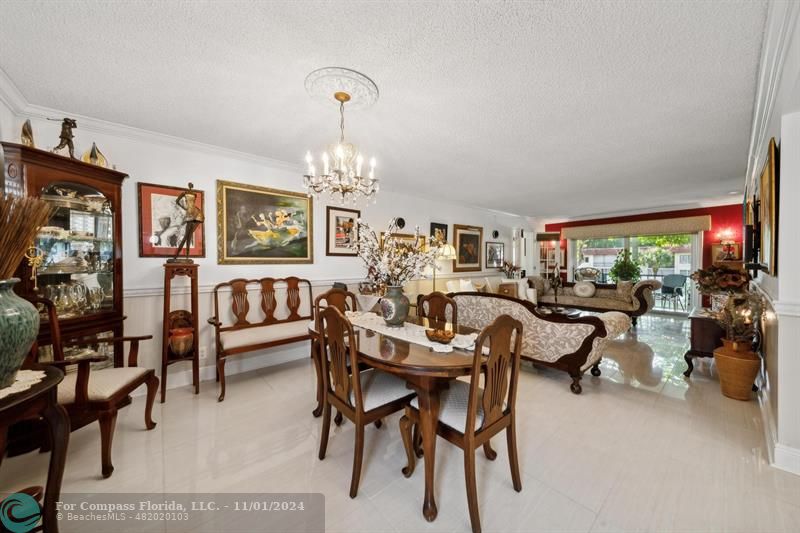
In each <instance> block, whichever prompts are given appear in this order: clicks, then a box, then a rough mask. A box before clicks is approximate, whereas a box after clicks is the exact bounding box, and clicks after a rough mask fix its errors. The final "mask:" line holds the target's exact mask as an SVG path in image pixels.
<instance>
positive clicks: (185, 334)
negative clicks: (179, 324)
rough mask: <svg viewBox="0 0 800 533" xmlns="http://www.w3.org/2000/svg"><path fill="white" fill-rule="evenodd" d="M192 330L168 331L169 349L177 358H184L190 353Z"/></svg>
mask: <svg viewBox="0 0 800 533" xmlns="http://www.w3.org/2000/svg"><path fill="white" fill-rule="evenodd" d="M193 345H194V328H175V329H171V330H169V347H170V349H172V353H174V354H175V355H176V356H177V357H184V356H186V355H187V354H188V353H189V352H191V351H192V347H193Z"/></svg>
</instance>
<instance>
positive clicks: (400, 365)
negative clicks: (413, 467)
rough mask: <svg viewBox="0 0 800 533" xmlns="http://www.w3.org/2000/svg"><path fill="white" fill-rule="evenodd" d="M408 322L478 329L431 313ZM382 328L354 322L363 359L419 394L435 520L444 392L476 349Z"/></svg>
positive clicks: (426, 507) (467, 368)
mask: <svg viewBox="0 0 800 533" xmlns="http://www.w3.org/2000/svg"><path fill="white" fill-rule="evenodd" d="M406 323H408V324H416V325H418V326H422V327H424V328H426V329H445V330H450V331H454V332H455V333H458V334H461V335H471V334H477V333H478V330H476V329H474V328H470V327H465V326H459V325H454V324H451V323H448V322H440V321H436V320H432V319H429V318H420V317H411V316H409V317H408V318H406ZM381 329H382V330H383V332H382V333H381V332H376V331H373V330H370V329H367V328H364V327H358V326H355V327H354V333H355V334H356V335H357V336H358V358H359V363H360V364H361V363H363V364H366V365H368V366H370V367H373V368H376V369H378V370H381V371H383V372H388V373H390V374H394V375H395V376H397V377H399V378H401V379H403V380H405V382H406V383H407V385H408V387H409V388H411V389H413V390H414V391H415V392H416V393H417V398H418V401H419V415H420V428H419V429H420V433H421V435H422V452H423V463H424V467H425V495H424V498H423V503H422V514H423V516H424V517H425V519H426V520H427V521H429V522H432V521H434V520H435V519H436V515H437V513H438V510H437V507H436V497H435V494H434V472H435V467H436V428H437V426H438V424H439V408H440V400H441V392H442V391H443V390H446V389H447V388H448V387H449V383H450V382H451V381H452V380H454V379H456V378H458V377H460V376H467V375H470V374H471V372H472V366H473V361H474V357H475V356H474V351H473V350H467V349H459V348H453V349H452V351H449V352H440V351H434V350H433V349H432V348H430V347H428V346H424V345H422V344H418V343H415V342H412V341H409V340H406V339H403V338H400V337H401V336H402V335H399V332H400V331H401V330H402V328H398V336H393V335H392V330H391V329H388V328H381ZM309 334H311V335H312V337H316V336H317V332H316V331H315V326H314V323H313V322H312V323H311V324H309Z"/></svg>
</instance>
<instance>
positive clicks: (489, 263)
mask: <svg viewBox="0 0 800 533" xmlns="http://www.w3.org/2000/svg"><path fill="white" fill-rule="evenodd" d="M505 247H506V245H505V244H504V243H502V242H490V241H487V242H486V268H501V267H502V266H503V261H505V259H506V257H505Z"/></svg>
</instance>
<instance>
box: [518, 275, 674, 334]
mask: <svg viewBox="0 0 800 533" xmlns="http://www.w3.org/2000/svg"><path fill="white" fill-rule="evenodd" d="M594 285H595V287H597V288H598V289H616V288H617V284H616V283H595V284H594ZM528 286H530V287H533V284H532V283H531V281H530V280H528ZM574 286H575V283H574V282H571V281H565V282H564V287H565V288H567V287H574ZM659 287H660V285H659V286H658V287H653V286H651V285H647V284H642V285H639V286H638V287H637V288H636V290H635V291H633V294H632V295H631V299H632V300H638V301H639V307H638V308H636V309H635V310H634V311H629V310H627V309H608V308H604V307H594V306H592V305H591V303H589V304H586V305H581V304H575V303H574V302H573V303H570V304H569V306H568V307H571V308H574V309H580V310H582V311H595V312H597V313H604V312H606V311H619V312H620V313H625V314H626V315H628V316H629V317H631V322H633V326H634V327H636V323H637V322H638V318H639V317H640V316H642V315H644V314H645V313H647V312H649V311H651V310H652V308H653V307H652V306H651V305H650V302H648V300H647V294H646V292H647V291H648V290H649V291H653V290H656V289H658V288H659ZM586 300H587V301H588V302H591V301H592V299H591V298H586ZM539 305H541V306H544V307H559V306H564V304H563V303H559V304H556V303H555V302H539Z"/></svg>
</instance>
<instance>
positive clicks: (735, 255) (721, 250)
mask: <svg viewBox="0 0 800 533" xmlns="http://www.w3.org/2000/svg"><path fill="white" fill-rule="evenodd" d="M729 247H730V252H731V254H730V258H729V259H726V257H728V249H729ZM741 259H742V245H741V244H740V243H738V242H735V243H733V244H722V243H717V244H712V245H711V260H712V261H713V262H714V263H718V262H720V261H740V260H741Z"/></svg>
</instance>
